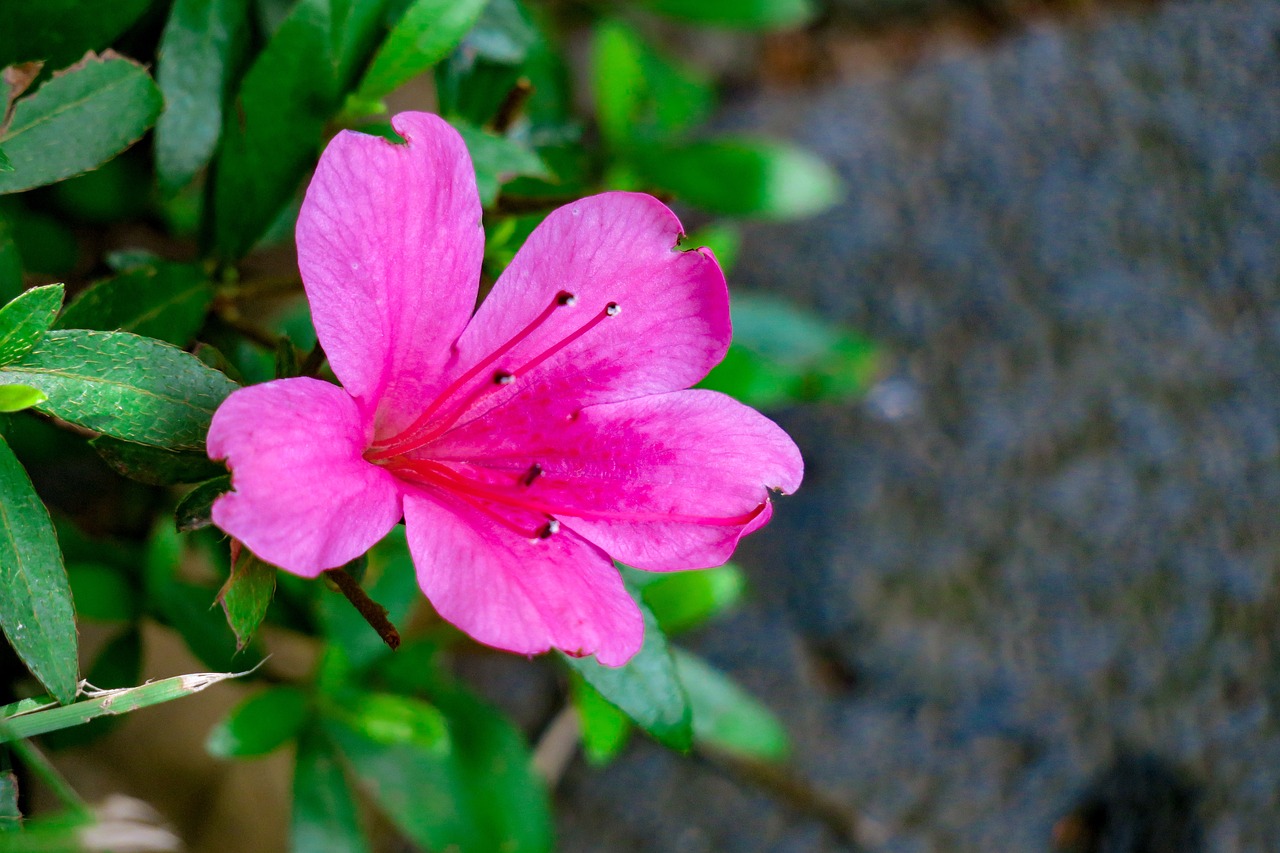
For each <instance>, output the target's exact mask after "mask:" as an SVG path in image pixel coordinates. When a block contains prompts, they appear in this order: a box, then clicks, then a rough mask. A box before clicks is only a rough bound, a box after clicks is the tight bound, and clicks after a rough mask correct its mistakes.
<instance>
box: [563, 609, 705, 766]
mask: <svg viewBox="0 0 1280 853" xmlns="http://www.w3.org/2000/svg"><path fill="white" fill-rule="evenodd" d="M640 610H641V612H642V613H643V614H644V646H643V647H642V648H641V649H640V651H639V652H637V653H636V656H635V657H633V658H632V659H631V660H630V661H629V662H628V663H627V664H626V665H625V666H620V667H607V666H601V665H600V664H598V663H596V661H595V658H572V657H569V656H568V655H563V657H564V659H565V660H566V661H567V662H568V664H569V666H570V667H572V668H573V669H574V670H576V671H577V673H578V674H579V675H581V676H582V677H583V678H584V679H585V680H586V682H587V683H588V684H590V685H591V686H592V687H594V688H595V689H596V690H598V691H599V692H600V695H601V696H603V697H604V698H605V699H607V700H609V701H610V702H611V703H613V704H614V705H615V706H617V707H618V709H619V710H621V711H623V712H624V713H626V715H627V716H628V717H630V718H631V719H632V720H634V721H635V723H636V725H638V726H639V727H640V728H642V729H644V730H645V731H647V732H648V733H649V734H651V735H653V736H654V737H655V738H657V739H658V740H659V741H661V742H662V743H664V744H666V745H667V746H669V747H671V748H672V749H679V750H686V749H688V748H689V746H690V744H691V743H692V742H693V729H692V726H691V724H690V710H689V699H688V697H687V696H685V692H684V688H683V687H682V686H681V684H680V680H679V678H678V677H677V676H676V668H675V662H674V661H673V660H672V658H671V651H670V649H669V648H668V647H667V638H666V637H665V636H664V635H663V633H662V629H661V628H660V627H658V620H657V619H655V618H654V615H653V611H651V610H650V609H649V607H648V605H646V604H644V603H643V602H641V603H640Z"/></svg>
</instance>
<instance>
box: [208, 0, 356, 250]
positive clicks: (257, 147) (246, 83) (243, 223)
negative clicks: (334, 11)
mask: <svg viewBox="0 0 1280 853" xmlns="http://www.w3.org/2000/svg"><path fill="white" fill-rule="evenodd" d="M330 26H331V21H330V14H329V4H328V2H326V0H301V2H299V3H298V4H297V5H296V6H295V7H294V8H293V11H292V12H291V13H290V14H289V16H288V17H287V18H286V19H285V20H284V22H283V23H282V24H281V25H280V28H279V29H278V30H277V31H276V33H275V35H273V36H272V37H271V41H269V42H268V43H267V46H266V48H265V49H264V50H263V51H262V53H260V54H259V55H258V58H257V59H256V60H255V61H254V63H253V66H252V67H251V68H250V69H249V72H248V73H247V74H246V75H245V77H244V80H243V81H242V83H241V84H240V92H239V94H238V95H237V96H236V99H235V109H234V110H231V111H230V112H229V114H228V115H227V117H226V121H225V123H224V127H223V132H222V149H221V153H220V155H219V159H218V169H217V172H216V183H215V187H214V214H215V228H214V230H215V234H216V237H217V248H218V253H219V255H220V256H221V257H223V258H226V259H235V258H239V257H240V256H242V255H243V254H245V253H246V252H247V251H248V250H249V249H250V248H251V247H252V246H253V244H254V243H255V242H256V241H257V239H258V238H259V237H260V236H261V235H262V234H263V233H264V232H265V231H266V230H267V227H268V226H269V225H271V223H272V221H273V220H274V219H275V217H276V215H277V214H278V213H279V212H280V209H281V208H282V207H284V205H285V203H286V202H287V201H288V200H289V199H290V197H292V196H293V194H294V191H295V190H297V188H298V183H299V182H300V181H301V180H302V176H303V175H304V174H305V173H306V170H307V168H308V167H309V166H311V165H314V163H315V154H316V151H317V150H318V149H319V147H320V140H321V137H322V136H323V134H324V123H325V120H326V119H327V118H328V117H329V114H330V113H331V112H332V110H333V108H334V106H335V105H336V99H337V93H336V85H335V81H334V79H333V69H332V65H331V64H330V62H329V59H330V57H331V47H330V39H329V33H330Z"/></svg>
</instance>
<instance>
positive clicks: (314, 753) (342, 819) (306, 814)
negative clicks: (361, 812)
mask: <svg viewBox="0 0 1280 853" xmlns="http://www.w3.org/2000/svg"><path fill="white" fill-rule="evenodd" d="M290 836H291V838H290V846H289V849H290V850H292V851H293V853H367V851H368V850H369V845H368V842H366V841H365V837H364V833H363V832H362V831H361V829H360V821H359V818H358V815H357V810H356V803H355V799H354V798H353V797H352V795H351V789H350V787H349V786H348V785H347V779H346V776H345V775H344V774H343V772H342V764H341V759H340V758H339V756H338V754H337V752H336V751H335V750H334V748H333V745H332V744H331V743H330V742H329V739H328V738H327V737H325V735H324V733H323V732H322V731H320V730H319V728H317V727H309V728H307V729H306V730H304V731H303V733H302V735H301V736H300V737H299V738H298V757H297V762H296V764H295V765H294V770H293V817H292V820H291V830H290Z"/></svg>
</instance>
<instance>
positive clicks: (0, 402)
mask: <svg viewBox="0 0 1280 853" xmlns="http://www.w3.org/2000/svg"><path fill="white" fill-rule="evenodd" d="M48 399H49V398H48V397H47V396H45V393H44V392H43V391H41V390H40V389H39V388H31V387H28V386H26V385H0V412H4V413H8V412H21V411H22V410H23V409H29V408H31V407H32V406H38V405H39V404H41V403H43V402H44V401H45V400H48Z"/></svg>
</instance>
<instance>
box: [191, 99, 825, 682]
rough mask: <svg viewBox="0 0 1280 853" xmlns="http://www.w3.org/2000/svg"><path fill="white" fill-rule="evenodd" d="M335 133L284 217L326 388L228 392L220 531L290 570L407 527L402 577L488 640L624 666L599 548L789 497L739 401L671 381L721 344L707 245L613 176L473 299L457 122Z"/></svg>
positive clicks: (699, 544) (724, 330)
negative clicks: (385, 134)
mask: <svg viewBox="0 0 1280 853" xmlns="http://www.w3.org/2000/svg"><path fill="white" fill-rule="evenodd" d="M392 125H393V127H394V128H395V130H396V132H397V133H398V134H400V135H401V136H402V137H403V138H404V140H405V143H404V144H395V143H392V142H389V141H387V140H384V139H382V138H379V137H374V136H368V135H364V134H360V133H353V132H350V131H344V132H342V133H340V134H339V135H338V136H337V137H336V138H334V140H333V141H332V142H331V143H330V144H329V146H328V148H327V149H326V150H325V152H324V155H323V156H322V157H321V159H320V163H319V166H318V167H317V169H316V173H315V177H314V178H313V179H312V181H311V185H310V187H309V188H308V190H307V193H306V198H305V200H304V202H303V205H302V210H301V213H300V215H299V217H298V227H297V244H298V265H299V268H300V269H301V273H302V280H303V284H304V286H305V289H306V294H307V298H308V300H309V301H310V304H311V312H312V318H313V321H314V323H315V328H316V333H317V335H318V336H319V340H320V343H321V344H322V345H323V347H324V351H325V353H326V354H327V356H328V359H329V364H330V366H331V367H332V369H333V373H334V374H335V376H336V377H337V378H338V380H339V381H340V382H341V383H342V385H341V387H339V386H337V385H334V384H331V383H329V382H325V381H322V380H319V379H312V378H293V379H280V380H276V381H274V382H267V383H264V384H261V385H255V386H251V387H247V388H243V389H240V390H237V391H236V392H235V393H233V394H232V395H231V396H230V397H228V398H227V400H226V401H225V402H224V403H223V404H222V406H221V407H220V408H219V409H218V411H217V413H216V414H215V415H214V418H213V423H212V426H211V427H210V429H209V439H208V449H209V455H210V457H212V458H214V459H223V460H226V462H227V464H228V466H229V467H230V469H231V474H232V491H230V492H228V493H227V494H225V495H223V496H222V497H221V498H219V499H218V500H217V502H216V503H215V504H214V506H213V520H214V522H215V523H216V524H217V525H218V527H220V528H221V529H222V530H224V531H225V532H226V533H228V534H230V535H231V536H233V537H235V538H236V539H239V540H240V541H241V542H243V543H244V544H245V545H246V546H248V547H249V548H250V549H251V550H252V551H253V552H254V553H255V554H257V555H258V556H259V557H261V558H262V559H264V560H266V561H268V562H270V563H274V564H275V565H277V566H279V567H280V568H282V569H284V570H286V571H289V572H292V573H294V574H297V575H302V576H304V577H315V576H317V575H319V574H320V573H321V572H322V571H324V570H326V569H332V568H335V567H338V566H341V565H343V564H345V563H347V562H349V561H350V560H352V559H355V558H356V557H359V556H360V555H361V554H363V553H364V552H365V551H367V550H368V549H369V548H370V547H371V546H372V545H374V544H375V543H376V542H377V541H378V540H379V539H381V538H382V537H383V536H384V535H385V534H386V533H387V532H388V531H389V530H390V529H391V528H392V526H393V525H395V524H396V523H397V522H399V521H400V520H401V519H402V518H403V520H404V523H405V528H406V536H407V539H408V543H409V549H410V553H411V554H412V557H413V561H414V564H415V566H416V569H417V575H418V582H419V585H420V586H421V588H422V591H423V592H424V593H425V594H426V596H427V598H428V599H429V600H430V602H431V604H432V605H433V606H434V607H435V609H436V611H437V612H439V614H440V615H441V616H442V617H443V618H445V619H447V620H448V621H450V622H452V623H453V624H454V625H456V626H458V627H459V628H461V629H462V630H463V631H465V632H467V633H468V634H470V635H471V636H472V637H474V638H475V639H477V640H479V641H480V642H482V643H487V644H489V645H491V646H495V647H497V648H501V649H507V650H510V651H513V652H520V653H526V654H534V653H539V652H543V651H546V650H548V649H551V648H556V649H562V650H564V651H565V652H567V653H569V654H572V655H588V654H594V655H595V656H596V658H597V660H599V662H600V663H602V664H605V665H608V666H619V665H621V664H623V663H625V662H626V661H627V660H628V659H629V658H630V657H631V656H632V655H633V654H635V652H636V651H637V650H638V649H639V648H640V646H641V644H642V642H643V633H644V626H643V622H642V619H641V615H640V611H639V609H638V607H637V605H636V603H635V602H634V601H633V600H632V598H631V596H630V595H629V594H628V593H627V590H626V589H625V588H624V585H623V582H622V579H621V577H620V575H619V573H618V570H617V568H616V567H615V566H614V563H613V559H617V560H619V561H621V562H623V563H626V564H629V565H632V566H635V567H637V568H640V569H646V570H649V571H674V570H682V569H691V568H706V567H711V566H718V565H721V564H723V563H724V562H725V561H726V560H727V559H728V558H729V556H730V555H731V554H732V552H733V550H734V547H735V546H736V545H737V542H738V540H739V538H741V537H742V536H743V535H745V534H747V533H750V532H751V531H753V530H755V529H757V528H759V527H761V526H762V525H764V524H765V523H766V522H767V521H768V520H769V517H770V514H771V512H772V507H771V504H770V502H769V494H768V490H769V489H775V490H780V491H782V492H791V491H793V490H795V489H796V488H797V487H798V486H799V484H800V479H801V474H802V463H801V459H800V454H799V451H798V450H797V449H796V447H795V444H794V443H793V442H792V441H791V439H790V438H789V437H788V436H787V435H786V433H784V432H783V431H782V430H781V429H780V428H779V427H778V426H777V425H776V424H774V423H773V422H772V421H770V420H769V419H767V418H765V417H764V416H763V415H761V414H759V413H758V412H756V411H754V410H752V409H750V408H748V407H747V406H744V405H742V404H741V403H738V402H736V401H735V400H733V399H731V398H729V397H726V396H724V395H722V394H718V393H714V392H711V391H705V390H686V389H688V388H689V387H690V386H691V385H693V384H694V383H696V382H698V381H699V380H700V379H702V377H703V376H705V375H706V374H707V372H708V371H709V370H710V369H711V368H712V367H713V366H714V365H715V364H716V363H717V362H719V361H720V359H721V358H722V357H723V356H724V354H725V350H726V348H727V347H728V345H729V336H730V324H729V304H728V292H727V290H726V287H725V280H724V275H723V274H722V272H721V270H720V267H719V265H718V264H717V263H716V260H715V258H714V256H713V255H712V253H711V252H710V251H709V250H707V249H698V250H696V251H682V250H680V249H678V248H677V242H678V240H679V238H680V236H681V233H682V232H681V228H680V223H679V221H678V220H677V219H676V217H675V215H674V214H673V213H672V212H671V211H670V210H669V209H668V208H667V207H666V206H665V205H663V204H662V203H661V202H659V201H657V200H656V199H654V198H652V197H650V196H647V195H642V194H637V193H619V192H611V193H604V194H602V195H597V196H592V197H590V198H585V199H582V200H580V201H577V202H574V203H572V204H569V205H566V206H564V207H562V208H560V209H558V210H556V211H555V212H553V213H552V214H550V215H549V216H548V217H547V218H546V220H545V221H544V222H542V224H540V225H539V226H538V227H537V228H536V229H535V230H534V232H533V233H532V234H531V235H530V236H529V238H528V240H527V242H526V243H525V245H524V246H523V247H522V248H521V249H520V251H519V252H518V253H517V255H516V256H515V259H514V260H513V261H512V262H511V264H510V266H509V267H508V268H507V269H506V271H505V272H504V273H503V274H502V276H501V277H500V278H499V279H498V281H497V283H496V284H495V285H494V287H493V290H492V292H491V293H490V294H489V296H488V297H487V298H486V299H485V301H484V303H483V304H482V305H481V306H480V307H479V309H478V310H476V311H475V314H474V316H472V310H473V307H474V306H475V302H476V296H477V291H478V287H479V281H480V264H481V258H482V255H483V251H484V232H483V230H482V228H481V221H480V220H481V209H480V201H479V196H478V194H477V192H476V182H475V174H474V171H473V169H472V165H471V160H470V157H469V156H468V154H467V150H466V147H465V146H464V144H463V142H462V139H461V138H460V137H459V136H458V134H457V133H456V132H455V131H454V130H453V129H452V128H450V127H449V125H448V124H446V123H445V122H444V121H442V120H441V119H439V118H437V117H435V116H432V115H429V114H425V113H402V114H400V115H398V116H396V117H395V118H394V119H393V121H392Z"/></svg>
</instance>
